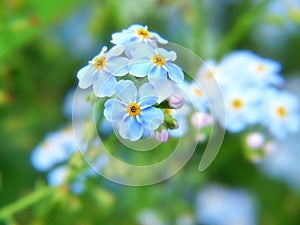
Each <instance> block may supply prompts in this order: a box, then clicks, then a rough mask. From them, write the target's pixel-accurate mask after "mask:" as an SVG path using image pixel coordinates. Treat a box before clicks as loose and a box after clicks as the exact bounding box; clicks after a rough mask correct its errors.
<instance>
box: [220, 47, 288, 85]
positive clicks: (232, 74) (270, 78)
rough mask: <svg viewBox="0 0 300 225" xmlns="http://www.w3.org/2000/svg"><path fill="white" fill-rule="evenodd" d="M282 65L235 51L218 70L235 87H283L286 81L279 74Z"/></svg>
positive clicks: (249, 53) (252, 54)
mask: <svg viewBox="0 0 300 225" xmlns="http://www.w3.org/2000/svg"><path fill="white" fill-rule="evenodd" d="M280 69H281V65H280V63H278V62H276V61H274V60H271V59H265V58H262V57H260V56H258V55H256V54H254V53H252V52H250V51H235V52H232V53H230V54H228V55H226V56H225V57H224V58H223V59H222V61H221V62H220V64H219V65H218V70H219V71H220V73H221V74H222V75H223V76H224V77H225V78H226V79H227V82H228V81H229V82H231V83H232V82H233V84H235V85H238V84H240V85H255V86H260V87H264V86H269V85H282V84H283V83H284V80H283V78H282V76H281V75H280V74H279V72H280Z"/></svg>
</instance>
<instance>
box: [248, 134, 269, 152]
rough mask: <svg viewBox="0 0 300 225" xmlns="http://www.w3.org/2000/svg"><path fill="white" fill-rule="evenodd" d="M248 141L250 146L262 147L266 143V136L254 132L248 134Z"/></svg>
mask: <svg viewBox="0 0 300 225" xmlns="http://www.w3.org/2000/svg"><path fill="white" fill-rule="evenodd" d="M246 143H247V145H248V146H249V147H250V148H254V149H258V148H262V147H263V145H264V143H265V138H264V136H263V135H262V134H261V133H259V132H253V133H251V134H249V135H248V136H247V138H246Z"/></svg>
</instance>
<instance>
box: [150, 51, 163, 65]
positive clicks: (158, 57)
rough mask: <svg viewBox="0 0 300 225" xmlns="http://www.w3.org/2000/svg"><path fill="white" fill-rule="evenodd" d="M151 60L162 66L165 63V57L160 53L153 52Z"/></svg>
mask: <svg viewBox="0 0 300 225" xmlns="http://www.w3.org/2000/svg"><path fill="white" fill-rule="evenodd" d="M152 62H153V63H155V64H156V65H158V66H163V65H165V64H166V60H165V58H164V57H163V56H162V55H158V54H155V55H154V56H153V57H152Z"/></svg>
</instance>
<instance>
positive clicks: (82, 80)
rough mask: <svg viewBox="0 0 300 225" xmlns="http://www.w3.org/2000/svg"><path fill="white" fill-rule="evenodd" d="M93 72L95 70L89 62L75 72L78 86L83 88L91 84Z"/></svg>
mask: <svg viewBox="0 0 300 225" xmlns="http://www.w3.org/2000/svg"><path fill="white" fill-rule="evenodd" d="M94 72H95V69H94V68H93V65H91V64H89V65H87V66H85V67H83V68H82V69H80V70H79V71H78V73H77V78H78V79H79V84H78V86H79V87H80V88H83V89H84V88H88V87H89V86H91V85H92V83H93V74H94Z"/></svg>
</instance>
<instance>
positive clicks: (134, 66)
mask: <svg viewBox="0 0 300 225" xmlns="http://www.w3.org/2000/svg"><path fill="white" fill-rule="evenodd" d="M151 67H152V62H151V60H137V61H136V60H134V61H131V62H130V63H129V69H128V70H129V73H130V74H131V75H133V76H135V77H144V76H146V75H148V73H149V70H150V69H151Z"/></svg>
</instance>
